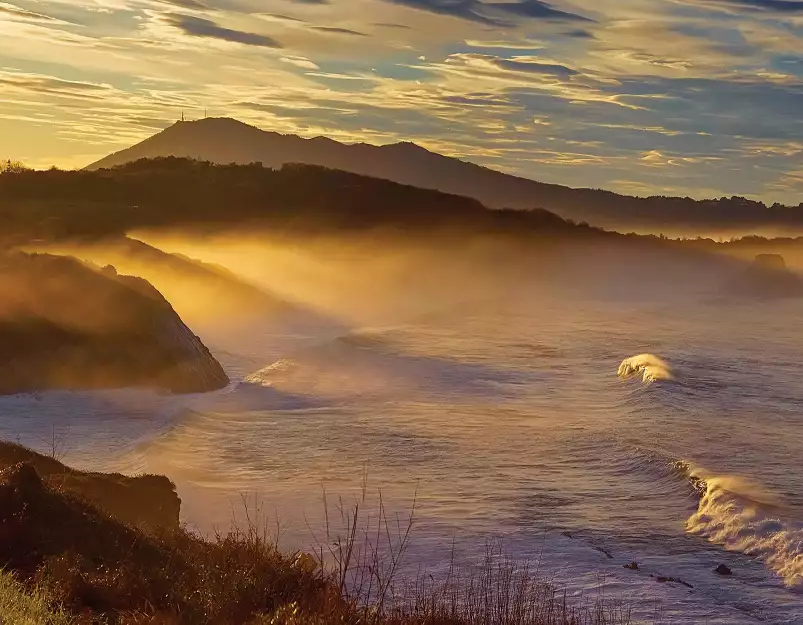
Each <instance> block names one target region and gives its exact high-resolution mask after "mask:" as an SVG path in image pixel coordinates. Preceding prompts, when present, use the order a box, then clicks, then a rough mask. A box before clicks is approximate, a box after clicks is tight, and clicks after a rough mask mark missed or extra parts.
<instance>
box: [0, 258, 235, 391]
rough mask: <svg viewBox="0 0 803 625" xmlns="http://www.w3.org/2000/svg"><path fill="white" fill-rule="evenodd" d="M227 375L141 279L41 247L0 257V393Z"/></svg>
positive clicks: (210, 386) (194, 383) (212, 383)
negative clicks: (37, 251) (38, 251)
mask: <svg viewBox="0 0 803 625" xmlns="http://www.w3.org/2000/svg"><path fill="white" fill-rule="evenodd" d="M228 383H229V379H228V377H227V376H226V374H225V372H224V371H223V368H222V367H221V366H220V363H218V362H217V360H215V358H214V357H213V356H212V355H211V354H210V353H209V350H208V349H207V348H206V346H204V344H203V343H202V342H201V340H200V339H199V338H198V337H197V336H195V335H194V334H193V333H192V331H190V329H189V328H188V327H187V326H186V325H185V324H184V322H182V320H181V319H180V318H179V316H178V314H176V312H175V310H173V308H172V306H171V305H170V304H169V302H168V301H167V300H166V299H165V298H164V297H162V295H161V294H160V293H159V292H158V291H157V290H156V289H155V288H154V287H153V286H151V285H150V284H149V283H148V282H146V281H145V280H142V279H140V278H134V277H130V276H119V275H117V274H116V272H112V271H111V270H110V269H109V268H106V269H105V270H100V269H97V268H94V267H91V266H88V265H85V264H83V263H81V262H79V261H77V260H75V259H73V258H68V257H61V256H51V255H47V254H33V255H28V254H21V253H15V254H5V255H2V256H0V394H14V393H21V392H31V391H39V390H48V389H78V388H81V389H94V388H122V387H152V388H159V389H163V390H168V391H171V392H174V393H198V392H204V391H211V390H216V389H219V388H223V387H224V386H226V385H227V384H228Z"/></svg>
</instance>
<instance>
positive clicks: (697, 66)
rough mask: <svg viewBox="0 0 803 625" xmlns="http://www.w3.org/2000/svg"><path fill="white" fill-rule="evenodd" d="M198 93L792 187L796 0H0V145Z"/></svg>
mask: <svg viewBox="0 0 803 625" xmlns="http://www.w3.org/2000/svg"><path fill="white" fill-rule="evenodd" d="M205 109H206V110H207V111H208V115H210V116H213V115H214V116H230V117H236V118H238V119H241V120H243V121H246V122H249V123H252V124H254V125H256V126H259V127H260V128H263V129H266V130H277V131H280V132H291V133H298V134H301V135H304V136H314V135H328V136H331V137H333V138H336V139H339V140H343V141H348V142H353V141H367V142H371V143H389V142H394V141H398V140H412V141H415V142H417V143H419V144H421V145H424V146H425V147H427V148H430V149H432V150H435V151H439V152H443V153H445V154H448V155H451V156H458V157H462V158H466V159H468V160H472V161H475V162H478V163H481V164H485V165H489V166H492V167H495V168H497V169H501V170H504V171H508V172H512V173H517V174H520V175H524V176H527V177H530V178H535V179H539V180H543V181H548V182H558V183H562V184H569V185H572V186H584V187H587V186H591V187H603V188H609V189H612V190H616V191H620V192H626V193H634V194H639V195H644V194H653V193H667V194H672V195H691V196H694V197H700V196H721V195H746V196H748V197H754V198H758V199H763V200H765V201H770V202H772V201H781V202H784V203H788V204H794V205H797V204H798V203H800V202H803V0H574V1H572V2H568V1H563V0H554V1H550V2H548V3H547V2H542V1H540V0H328V1H327V0H218V1H214V2H213V1H212V0H208V1H207V0H90V1H87V2H81V3H79V2H74V1H72V0H41V1H36V0H11V2H5V1H2V0H0V156H1V157H10V158H15V159H20V160H23V161H25V162H26V163H28V164H30V165H33V166H37V167H43V166H48V165H52V164H55V165H58V166H61V167H79V166H83V165H86V164H88V163H90V162H92V161H93V160H96V159H97V158H99V157H102V156H104V155H106V154H108V153H109V152H111V151H116V150H119V149H121V148H124V147H127V146H129V145H131V144H133V143H135V142H137V141H140V140H142V139H144V138H146V137H147V136H149V135H151V134H153V133H155V132H157V131H158V130H160V129H162V128H164V127H166V126H167V125H169V124H170V123H172V122H173V121H175V120H176V119H177V118H179V117H180V115H181V113H182V111H183V112H184V113H185V115H186V116H187V118H188V119H194V118H198V117H202V116H203V115H204V110H205Z"/></svg>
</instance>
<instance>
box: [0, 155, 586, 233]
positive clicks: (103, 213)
mask: <svg viewBox="0 0 803 625" xmlns="http://www.w3.org/2000/svg"><path fill="white" fill-rule="evenodd" d="M0 220H2V222H3V223H4V225H5V229H4V231H3V232H2V233H0V238H2V239H4V240H5V243H6V245H20V244H29V243H31V242H37V241H38V242H42V241H44V242H49V241H63V240H73V241H74V240H83V241H87V240H89V241H92V240H98V239H103V238H108V237H112V236H123V235H125V234H126V233H128V232H130V231H132V230H136V229H143V228H147V229H165V230H169V229H171V228H186V227H190V226H193V227H196V228H206V229H208V230H210V231H212V232H215V231H220V229H221V228H222V229H229V230H237V229H238V228H239V229H246V230H247V229H250V228H253V227H261V228H269V229H271V230H273V231H274V232H275V231H277V230H291V231H293V232H294V233H299V232H303V233H304V234H306V235H313V234H315V233H332V232H336V231H340V232H343V231H349V232H354V231H364V230H372V229H384V230H394V231H396V232H399V233H403V234H404V235H405V236H409V235H411V234H416V235H427V234H431V233H433V232H440V233H441V234H443V233H447V234H448V235H449V236H453V237H456V238H458V239H459V238H460V236H461V235H462V234H464V233H466V232H482V233H485V234H492V233H495V232H504V233H513V234H516V235H520V236H532V235H536V234H541V235H544V234H549V235H553V234H556V233H560V234H565V235H572V236H573V235H580V234H588V233H592V232H593V233H595V234H601V233H600V232H599V231H595V230H592V229H590V228H587V227H579V226H576V225H574V224H571V223H568V222H566V221H565V220H563V219H561V218H560V217H558V216H556V215H555V214H553V213H550V212H548V211H544V210H533V211H514V210H508V211H494V210H489V209H487V208H486V207H485V206H483V205H482V204H481V203H480V202H478V201H477V200H474V199H470V198H467V197H464V196H458V195H453V194H447V193H442V192H439V191H433V190H429V189H422V188H417V187H412V186H409V185H402V184H398V183H394V182H390V181H387V180H383V179H379V178H371V177H367V176H361V175H357V174H351V173H347V172H343V171H336V170H332V169H326V168H323V167H317V166H310V165H287V166H284V167H283V168H282V169H280V170H272V169H266V168H263V167H260V166H255V165H213V164H210V163H207V162H199V161H192V160H188V159H182V158H174V157H169V158H159V159H154V160H140V161H135V162H133V163H129V164H127V165H124V166H121V167H118V168H115V169H111V170H106V169H101V170H95V171H73V172H66V171H27V172H19V173H7V174H3V175H2V176H0Z"/></svg>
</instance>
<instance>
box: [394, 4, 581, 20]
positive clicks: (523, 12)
mask: <svg viewBox="0 0 803 625" xmlns="http://www.w3.org/2000/svg"><path fill="white" fill-rule="evenodd" d="M387 1H388V2H392V3H395V4H401V5H406V6H409V7H412V8H414V9H420V10H423V11H429V12H432V13H438V14H441V15H449V16H452V17H457V18H461V19H465V20H470V21H474V22H479V23H482V24H488V25H495V26H502V25H505V24H509V23H510V20H511V18H516V17H518V18H529V19H540V20H558V21H590V20H588V18H586V17H583V16H581V15H577V14H574V13H569V12H566V11H560V10H558V9H555V8H554V7H553V6H552V5H551V4H548V3H547V2H543V1H542V0H519V1H518V2H483V1H482V0H387Z"/></svg>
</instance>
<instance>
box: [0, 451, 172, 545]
mask: <svg viewBox="0 0 803 625" xmlns="http://www.w3.org/2000/svg"><path fill="white" fill-rule="evenodd" d="M20 466H28V467H31V468H32V469H33V470H35V471H36V473H37V474H38V475H39V477H40V478H41V480H42V481H43V482H44V484H45V485H46V486H47V487H49V488H51V489H53V490H55V491H59V492H62V493H66V494H69V495H71V496H73V497H76V498H78V499H81V500H82V501H85V502H86V503H88V504H90V505H91V506H93V507H95V508H97V509H98V510H100V511H102V512H103V513H105V514H107V515H109V516H111V517H114V518H115V519H117V520H118V521H121V522H122V523H125V524H126V525H130V526H132V527H137V528H140V529H143V530H146V531H159V530H176V529H178V527H179V512H180V509H181V499H179V497H178V495H177V494H176V487H175V485H174V484H173V483H172V482H171V481H170V480H169V479H167V478H166V477H164V476H161V475H143V476H140V477H126V476H124V475H118V474H106V473H84V472H81V471H76V470H74V469H71V468H69V467H67V466H65V465H63V464H62V463H61V462H59V461H58V460H56V459H54V458H50V457H48V456H43V455H41V454H38V453H36V452H34V451H31V450H30V449H27V448H25V447H22V446H20V445H15V444H13V443H6V442H0V474H2V473H3V472H7V471H8V472H18V470H17V468H16V467H20Z"/></svg>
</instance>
